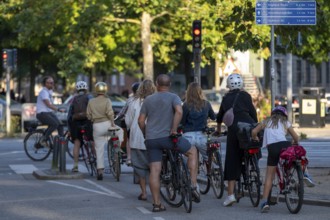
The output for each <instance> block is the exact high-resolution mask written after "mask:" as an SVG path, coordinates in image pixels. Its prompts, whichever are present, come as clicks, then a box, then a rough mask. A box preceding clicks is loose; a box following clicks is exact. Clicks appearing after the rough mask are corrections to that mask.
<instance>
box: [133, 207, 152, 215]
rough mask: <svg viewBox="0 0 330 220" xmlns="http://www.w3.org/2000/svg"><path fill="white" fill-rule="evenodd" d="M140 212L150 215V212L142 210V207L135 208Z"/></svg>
mask: <svg viewBox="0 0 330 220" xmlns="http://www.w3.org/2000/svg"><path fill="white" fill-rule="evenodd" d="M136 208H137V209H138V210H139V211H140V212H142V213H143V214H151V211H149V210H148V209H146V208H144V207H136Z"/></svg>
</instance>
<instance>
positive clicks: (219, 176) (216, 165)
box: [210, 151, 225, 199]
mask: <svg viewBox="0 0 330 220" xmlns="http://www.w3.org/2000/svg"><path fill="white" fill-rule="evenodd" d="M210 179H211V185H212V188H213V192H214V195H215V197H217V198H218V199H220V198H221V197H222V196H223V192H224V190H225V182H224V173H223V168H222V161H221V155H220V152H219V151H214V152H213V153H212V164H211V175H210Z"/></svg>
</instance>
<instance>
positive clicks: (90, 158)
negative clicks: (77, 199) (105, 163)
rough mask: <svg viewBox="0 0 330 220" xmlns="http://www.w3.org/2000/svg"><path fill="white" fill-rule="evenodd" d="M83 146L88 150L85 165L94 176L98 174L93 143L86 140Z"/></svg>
mask: <svg viewBox="0 0 330 220" xmlns="http://www.w3.org/2000/svg"><path fill="white" fill-rule="evenodd" d="M83 147H84V148H85V150H86V157H85V160H84V161H85V165H86V167H87V171H88V173H89V174H90V175H91V176H93V175H94V174H95V175H96V172H97V171H96V170H97V169H96V156H95V155H94V153H93V150H92V143H91V142H90V141H87V142H84V144H83Z"/></svg>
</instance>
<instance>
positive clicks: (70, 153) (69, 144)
mask: <svg viewBox="0 0 330 220" xmlns="http://www.w3.org/2000/svg"><path fill="white" fill-rule="evenodd" d="M64 137H65V140H66V143H68V147H67V149H66V150H67V152H68V154H69V156H70V157H71V158H72V159H74V158H73V148H74V143H73V140H72V138H71V137H70V136H69V135H68V131H66V132H65V134H64ZM79 160H80V161H82V160H83V159H82V158H80V157H79Z"/></svg>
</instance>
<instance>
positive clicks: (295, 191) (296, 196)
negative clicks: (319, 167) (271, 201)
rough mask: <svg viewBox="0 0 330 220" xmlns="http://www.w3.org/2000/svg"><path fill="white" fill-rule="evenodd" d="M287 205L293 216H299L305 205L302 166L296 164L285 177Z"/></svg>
mask: <svg viewBox="0 0 330 220" xmlns="http://www.w3.org/2000/svg"><path fill="white" fill-rule="evenodd" d="M285 190H286V193H285V203H286V206H287V207H288V209H289V211H290V212H291V213H292V214H297V213H298V212H299V211H300V209H301V206H302V204H303V199H304V181H303V173H302V170H301V166H300V165H299V164H296V163H294V164H293V165H292V167H291V168H290V170H288V175H287V176H286V177H285Z"/></svg>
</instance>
